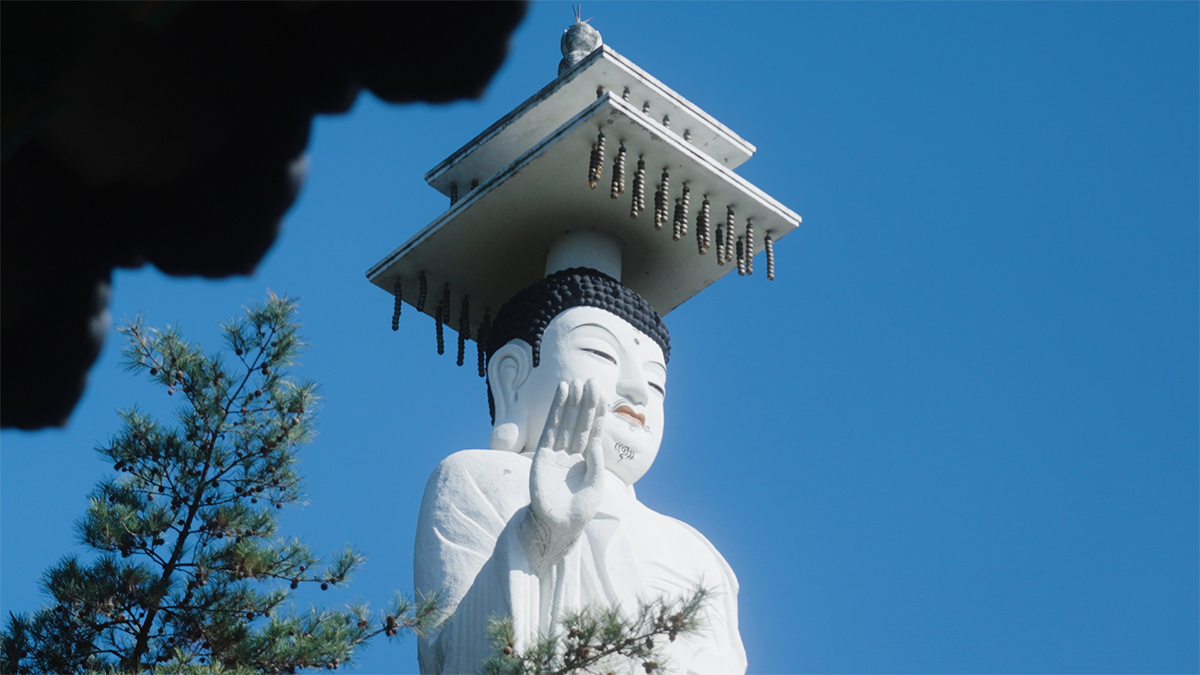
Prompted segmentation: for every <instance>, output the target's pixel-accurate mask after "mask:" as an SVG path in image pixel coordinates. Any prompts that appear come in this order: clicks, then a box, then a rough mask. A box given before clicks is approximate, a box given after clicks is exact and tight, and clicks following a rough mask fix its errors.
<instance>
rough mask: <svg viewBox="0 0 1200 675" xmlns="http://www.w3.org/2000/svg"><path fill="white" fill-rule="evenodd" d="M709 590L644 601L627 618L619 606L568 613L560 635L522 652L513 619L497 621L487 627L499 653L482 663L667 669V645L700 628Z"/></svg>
mask: <svg viewBox="0 0 1200 675" xmlns="http://www.w3.org/2000/svg"><path fill="white" fill-rule="evenodd" d="M709 595H710V591H709V590H708V589H706V588H704V587H697V588H696V589H694V590H693V591H692V592H691V593H689V594H687V595H685V596H683V597H679V598H659V599H658V600H655V601H653V602H646V603H643V604H642V605H641V606H640V607H639V608H638V612H637V616H635V617H633V618H628V617H626V616H625V615H624V613H623V612H622V611H621V608H619V607H609V608H605V609H595V608H585V609H583V610H582V611H580V612H576V613H573V614H569V615H567V616H566V617H565V618H564V619H563V621H562V625H561V626H560V627H559V632H557V633H554V634H551V635H548V636H546V637H544V638H542V639H540V640H538V641H536V642H535V643H534V644H532V645H530V646H529V647H527V648H526V649H524V650H520V649H518V648H517V646H516V634H515V631H514V629H513V623H512V618H511V617H508V618H504V619H494V620H493V621H492V622H491V625H490V626H489V632H490V634H491V638H492V644H493V646H494V647H495V654H494V655H493V656H492V657H491V658H490V659H488V660H487V661H485V662H484V664H483V672H484V673H488V674H490V675H572V674H577V673H615V672H622V673H624V672H630V665H635V666H641V667H642V669H643V670H645V671H646V673H657V672H660V671H662V670H664V669H666V667H667V665H668V664H667V657H666V656H664V654H663V642H664V641H666V642H674V641H675V640H676V639H677V638H679V637H680V636H686V635H691V634H694V633H695V632H697V631H698V630H700V628H701V627H702V625H701V619H700V612H701V610H702V609H703V608H704V606H705V604H706V603H707V602H708V598H709Z"/></svg>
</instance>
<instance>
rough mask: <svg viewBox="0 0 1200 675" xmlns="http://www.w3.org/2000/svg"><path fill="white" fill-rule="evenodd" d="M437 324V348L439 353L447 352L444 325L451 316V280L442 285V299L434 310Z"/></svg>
mask: <svg viewBox="0 0 1200 675" xmlns="http://www.w3.org/2000/svg"><path fill="white" fill-rule="evenodd" d="M433 313H434V319H435V320H436V324H435V326H434V328H435V330H436V331H437V349H438V354H445V353H446V339H445V335H444V334H443V333H444V331H443V330H442V326H443V325H445V324H446V323H447V319H449V318H450V282H446V285H445V286H443V287H442V299H441V300H439V301H438V304H437V307H436V308H435V309H434V310H433Z"/></svg>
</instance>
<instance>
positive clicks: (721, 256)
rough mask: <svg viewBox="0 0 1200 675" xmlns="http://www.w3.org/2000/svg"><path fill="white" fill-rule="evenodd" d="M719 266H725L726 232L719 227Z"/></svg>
mask: <svg viewBox="0 0 1200 675" xmlns="http://www.w3.org/2000/svg"><path fill="white" fill-rule="evenodd" d="M717 264H718V265H724V264H725V232H724V231H723V230H722V229H721V226H720V225H717Z"/></svg>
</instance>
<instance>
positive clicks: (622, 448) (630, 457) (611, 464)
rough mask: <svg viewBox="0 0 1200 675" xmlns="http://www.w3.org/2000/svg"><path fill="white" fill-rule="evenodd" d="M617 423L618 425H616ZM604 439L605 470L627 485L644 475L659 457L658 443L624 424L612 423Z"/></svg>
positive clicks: (620, 421) (622, 421)
mask: <svg viewBox="0 0 1200 675" xmlns="http://www.w3.org/2000/svg"><path fill="white" fill-rule="evenodd" d="M614 422H615V424H614ZM606 426H607V428H606V430H605V431H606V432H607V433H605V435H604V466H605V468H607V469H608V470H609V471H611V472H613V473H614V474H616V475H617V477H619V478H620V479H621V480H623V481H625V484H627V485H633V484H634V483H636V482H637V481H638V479H640V478H641V477H642V476H643V475H645V473H646V471H647V470H649V469H650V465H651V464H653V463H654V458H655V457H656V456H657V455H658V439H657V438H654V437H653V436H652V435H651V434H649V433H647V432H646V431H645V429H643V428H642V427H640V426H637V425H630V424H629V423H628V422H626V421H625V420H623V419H622V420H610V421H609V424H608V425H606Z"/></svg>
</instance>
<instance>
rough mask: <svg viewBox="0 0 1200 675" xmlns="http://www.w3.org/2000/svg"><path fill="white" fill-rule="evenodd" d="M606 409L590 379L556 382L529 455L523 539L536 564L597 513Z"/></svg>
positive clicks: (549, 559) (561, 548) (551, 558)
mask: <svg viewBox="0 0 1200 675" xmlns="http://www.w3.org/2000/svg"><path fill="white" fill-rule="evenodd" d="M607 414H608V406H607V404H606V402H605V401H604V397H603V396H602V395H601V394H600V393H599V391H597V388H596V386H595V385H594V384H593V383H592V381H591V380H588V381H587V383H586V384H585V383H584V382H582V381H581V380H574V381H573V382H571V383H570V384H567V383H566V382H561V383H559V385H558V391H557V392H556V393H555V395H554V402H553V403H552V404H551V405H550V414H549V415H548V416H547V418H546V426H545V428H544V430H543V431H542V437H541V440H540V441H539V442H538V446H537V450H536V451H535V452H534V455H533V469H532V471H531V472H530V474H529V494H530V509H529V514H530V516H529V517H528V518H527V519H526V522H525V523H524V524H523V525H522V541H523V543H524V545H525V549H526V551H527V552H528V553H529V554H530V556H531V557H532V558H534V559H535V561H536V562H538V563H542V564H550V563H553V562H555V561H557V560H558V559H559V558H561V557H562V555H563V554H564V553H565V552H566V550H567V549H568V548H570V546H571V544H572V543H574V541H575V539H576V538H577V537H578V536H579V533H580V531H582V530H583V526H584V525H587V523H588V522H589V521H590V520H591V519H592V517H593V516H594V515H596V509H597V508H599V506H600V498H601V496H602V495H603V485H604V449H603V446H602V445H601V438H602V434H603V429H604V419H605V416H606V415H607Z"/></svg>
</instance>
